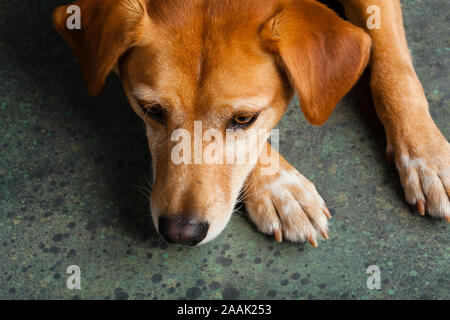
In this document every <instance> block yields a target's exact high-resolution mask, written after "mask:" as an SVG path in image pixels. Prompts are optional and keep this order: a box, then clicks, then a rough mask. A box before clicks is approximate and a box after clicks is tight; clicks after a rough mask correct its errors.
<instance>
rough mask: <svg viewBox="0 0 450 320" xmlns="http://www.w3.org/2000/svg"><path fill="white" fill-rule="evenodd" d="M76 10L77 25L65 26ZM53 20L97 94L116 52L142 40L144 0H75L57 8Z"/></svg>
mask: <svg viewBox="0 0 450 320" xmlns="http://www.w3.org/2000/svg"><path fill="white" fill-rule="evenodd" d="M68 9H69V10H68ZM72 10H73V11H72ZM78 13H79V17H77V18H79V19H81V25H80V28H78V29H77V28H76V27H75V28H68V23H67V21H68V19H69V18H71V19H75V17H73V14H78ZM71 16H72V17H71ZM53 22H54V25H55V28H56V29H57V30H58V32H59V33H60V34H61V35H62V36H63V37H64V39H66V41H67V42H68V43H69V45H70V46H71V47H72V49H73V51H74V52H75V55H76V56H77V58H78V61H79V62H80V65H81V68H82V69H83V74H84V79H85V81H86V84H87V87H88V91H89V94H91V95H97V94H98V93H99V92H100V91H101V90H102V88H103V86H104V84H105V79H106V77H107V76H108V74H109V73H110V71H111V70H112V68H113V67H114V65H115V63H116V62H117V61H118V59H119V58H120V56H121V55H123V54H124V53H125V52H126V51H127V50H128V49H130V48H131V47H133V46H136V45H138V44H139V42H140V41H141V40H142V38H143V34H144V30H143V29H144V26H145V24H146V22H148V16H147V14H146V6H145V0H101V1H99V0H79V1H76V2H74V3H73V4H72V5H66V6H61V7H59V8H57V9H56V10H55V11H54V12H53Z"/></svg>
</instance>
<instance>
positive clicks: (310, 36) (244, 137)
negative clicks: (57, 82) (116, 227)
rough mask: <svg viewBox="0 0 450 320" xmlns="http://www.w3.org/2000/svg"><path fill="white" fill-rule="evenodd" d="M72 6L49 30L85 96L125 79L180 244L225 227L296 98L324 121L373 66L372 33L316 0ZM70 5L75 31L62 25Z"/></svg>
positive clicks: (89, 0) (158, 216)
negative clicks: (75, 64) (78, 74)
mask: <svg viewBox="0 0 450 320" xmlns="http://www.w3.org/2000/svg"><path fill="white" fill-rule="evenodd" d="M73 5H75V6H76V7H73V6H72V7H71V6H62V7H60V8H58V9H57V10H55V12H54V16H53V18H54V24H55V26H56V28H57V30H58V31H59V32H60V33H61V34H62V35H63V37H64V38H65V39H66V40H67V42H68V43H69V44H70V46H71V47H72V49H73V50H74V52H75V54H76V56H77V58H78V60H79V62H80V64H81V67H82V69H83V74H84V78H85V81H86V83H87V87H88V90H89V93H90V94H92V95H96V94H98V93H99V91H100V90H101V89H102V87H103V85H104V82H105V79H106V77H107V75H108V74H109V73H110V72H111V71H113V70H114V71H115V72H116V73H117V74H119V76H120V78H121V81H122V83H123V87H124V89H125V92H126V94H127V97H128V100H129V102H130V104H131V106H132V108H133V110H134V111H135V112H136V113H137V115H138V116H140V117H141V118H142V119H143V121H144V123H145V125H146V131H147V136H148V142H149V147H150V151H151V155H152V163H153V174H154V177H153V179H154V186H153V190H152V195H151V201H150V205H151V212H152V218H153V222H154V224H155V227H156V229H157V230H158V232H159V233H160V234H161V235H162V236H163V237H164V238H165V239H166V240H168V241H169V242H175V243H179V244H187V245H196V244H199V243H205V242H207V241H209V240H211V239H213V238H215V237H216V236H217V235H218V234H219V233H220V232H221V231H222V230H223V229H224V228H225V226H226V224H227V222H228V220H229V218H230V216H231V214H232V212H233V208H234V205H235V203H236V201H237V199H238V196H239V192H240V191H241V189H242V187H243V185H244V183H245V181H246V179H247V177H248V176H249V174H250V173H251V171H252V169H253V167H254V165H255V163H256V162H257V161H258V157H259V155H260V154H261V152H262V150H263V149H264V146H265V143H266V140H267V138H268V132H270V130H271V129H272V128H274V127H275V126H276V125H277V123H278V121H279V120H280V119H281V117H282V115H283V113H284V112H285V110H286V108H287V105H288V103H289V101H290V99H291V98H292V96H293V93H294V91H295V92H297V94H298V95H299V97H300V103H301V108H302V110H303V112H304V114H305V117H306V119H307V120H308V121H309V122H310V123H312V124H313V125H320V124H322V123H324V122H325V121H326V120H327V118H328V117H329V116H330V114H331V112H332V111H333V109H334V107H335V106H336V104H337V103H338V102H339V100H340V99H341V98H342V97H343V96H344V95H345V94H346V93H347V92H348V91H349V90H350V88H351V87H352V86H353V85H354V83H355V82H356V81H357V79H358V78H359V76H360V75H361V73H362V71H363V70H364V68H365V66H366V64H367V61H368V58H369V47H370V39H369V37H368V36H367V35H366V34H365V33H364V32H363V31H362V30H360V29H358V28H356V27H354V26H353V25H351V24H350V23H348V22H346V21H344V20H342V19H340V18H339V17H338V16H336V14H335V13H333V12H332V11H331V10H329V9H328V8H326V7H325V6H323V5H321V4H319V3H316V2H315V1H311V0H304V1H298V0H295V1H294V0H292V1H291V0H286V1H282V0H245V1H244V0H233V1H225V0H159V1H158V0H102V1H97V0H79V1H77V2H75V3H74V4H73ZM73 8H75V9H74V10H79V13H80V16H79V18H80V20H81V23H80V28H79V29H77V28H75V29H71V28H68V26H67V25H68V24H67V21H68V19H69V18H71V12H72V11H71V10H72V9H73ZM73 12H76V11H73ZM250 136H252V137H253V138H254V137H256V138H255V139H250ZM229 137H231V138H232V139H231V141H234V142H237V143H229V140H228V139H229ZM243 141H245V142H246V143H244V144H242V142H243ZM249 141H250V142H249ZM240 142H241V143H240ZM242 146H244V147H242ZM230 153H231V154H232V156H231V157H230V158H227V155H229V154H230ZM239 157H242V158H243V159H244V161H236V159H237V158H239ZM211 159H213V161H211ZM230 159H231V161H229V160H230Z"/></svg>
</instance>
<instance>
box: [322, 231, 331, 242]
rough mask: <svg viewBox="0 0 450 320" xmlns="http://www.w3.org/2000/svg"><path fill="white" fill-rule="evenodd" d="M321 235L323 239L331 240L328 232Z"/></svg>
mask: <svg viewBox="0 0 450 320" xmlns="http://www.w3.org/2000/svg"><path fill="white" fill-rule="evenodd" d="M321 233H322V237H323V238H324V239H325V240H328V239H330V235H329V234H328V232H327V231H326V230H323V231H321Z"/></svg>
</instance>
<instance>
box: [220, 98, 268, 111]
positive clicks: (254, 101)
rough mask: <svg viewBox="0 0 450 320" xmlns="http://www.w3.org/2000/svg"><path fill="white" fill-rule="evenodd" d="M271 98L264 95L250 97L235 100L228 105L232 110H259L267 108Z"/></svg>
mask: <svg viewBox="0 0 450 320" xmlns="http://www.w3.org/2000/svg"><path fill="white" fill-rule="evenodd" d="M271 100H272V99H271V98H270V97H269V96H266V95H259V96H251V97H246V98H237V99H232V100H230V101H229V105H230V106H231V107H232V108H233V109H234V110H236V109H239V108H241V107H248V108H250V109H255V110H260V109H261V108H264V107H267V106H268V105H269V103H270V102H271Z"/></svg>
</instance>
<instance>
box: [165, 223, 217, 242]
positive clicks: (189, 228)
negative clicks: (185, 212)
mask: <svg viewBox="0 0 450 320" xmlns="http://www.w3.org/2000/svg"><path fill="white" fill-rule="evenodd" d="M208 228H209V224H208V223H206V222H202V221H199V220H196V219H193V218H186V217H173V218H166V217H160V218H159V233H160V234H161V235H162V236H163V238H164V239H165V240H166V241H167V242H170V243H176V244H182V245H185V246H195V245H197V244H199V243H200V242H201V241H202V240H203V239H205V237H206V234H207V233H208Z"/></svg>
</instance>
